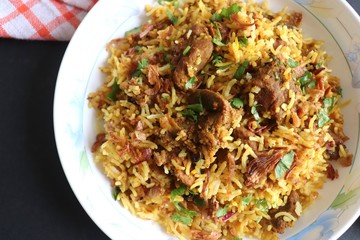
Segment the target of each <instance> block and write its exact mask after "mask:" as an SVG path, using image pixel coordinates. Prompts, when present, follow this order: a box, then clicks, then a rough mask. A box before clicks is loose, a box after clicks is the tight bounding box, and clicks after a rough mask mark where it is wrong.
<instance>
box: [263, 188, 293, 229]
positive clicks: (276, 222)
mask: <svg viewBox="0 0 360 240" xmlns="http://www.w3.org/2000/svg"><path fill="white" fill-rule="evenodd" d="M298 201H299V193H298V192H297V191H291V193H290V195H289V197H288V199H287V202H286V204H285V205H284V206H282V207H280V208H279V209H276V210H274V211H271V212H270V213H269V215H270V216H271V225H272V226H273V228H274V230H275V231H276V232H278V233H284V231H285V229H286V228H288V227H290V226H292V224H293V222H292V221H290V222H286V221H285V220H284V219H283V217H277V218H275V215H276V214H277V213H279V212H287V213H290V214H291V215H292V216H293V217H294V218H298V217H299V216H298V215H297V213H296V202H298Z"/></svg>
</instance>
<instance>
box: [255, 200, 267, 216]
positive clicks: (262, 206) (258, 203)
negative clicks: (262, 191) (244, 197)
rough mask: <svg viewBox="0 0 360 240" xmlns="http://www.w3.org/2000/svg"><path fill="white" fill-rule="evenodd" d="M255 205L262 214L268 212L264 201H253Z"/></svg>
mask: <svg viewBox="0 0 360 240" xmlns="http://www.w3.org/2000/svg"><path fill="white" fill-rule="evenodd" d="M255 204H256V206H257V207H258V208H259V209H260V211H262V212H263V213H267V211H268V210H269V206H268V204H267V202H266V200H265V199H255Z"/></svg>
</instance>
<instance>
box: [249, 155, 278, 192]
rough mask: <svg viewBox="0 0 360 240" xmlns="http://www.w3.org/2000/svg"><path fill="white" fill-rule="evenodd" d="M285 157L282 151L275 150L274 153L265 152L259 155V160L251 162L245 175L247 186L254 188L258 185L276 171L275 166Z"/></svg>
mask: <svg viewBox="0 0 360 240" xmlns="http://www.w3.org/2000/svg"><path fill="white" fill-rule="evenodd" d="M282 156H283V151H282V150H274V151H272V152H264V153H262V154H260V155H258V157H257V158H255V159H253V160H251V161H250V162H249V163H248V165H247V169H246V173H245V177H246V180H245V185H246V186H248V187H249V186H252V185H254V184H257V183H258V182H259V181H260V179H261V178H263V177H265V176H266V175H267V174H268V173H270V172H271V171H273V170H274V168H275V165H276V164H277V163H278V162H279V161H280V159H281V158H282Z"/></svg>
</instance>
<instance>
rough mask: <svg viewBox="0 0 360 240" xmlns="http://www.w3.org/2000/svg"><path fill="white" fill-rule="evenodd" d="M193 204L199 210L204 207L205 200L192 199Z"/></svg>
mask: <svg viewBox="0 0 360 240" xmlns="http://www.w3.org/2000/svg"><path fill="white" fill-rule="evenodd" d="M194 203H195V205H196V206H198V207H201V208H202V207H204V206H205V205H206V202H205V200H204V199H202V198H199V197H195V198H194Z"/></svg>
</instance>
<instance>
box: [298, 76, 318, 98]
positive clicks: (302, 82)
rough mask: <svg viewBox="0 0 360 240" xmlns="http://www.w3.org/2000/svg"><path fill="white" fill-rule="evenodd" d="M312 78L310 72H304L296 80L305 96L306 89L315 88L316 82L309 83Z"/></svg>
mask: <svg viewBox="0 0 360 240" xmlns="http://www.w3.org/2000/svg"><path fill="white" fill-rule="evenodd" d="M312 76H313V74H312V73H311V72H309V71H305V73H304V75H303V76H302V77H300V78H299V79H298V81H299V84H300V88H301V91H302V92H303V94H306V87H308V88H313V87H315V86H316V81H315V80H313V81H311V78H312Z"/></svg>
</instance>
